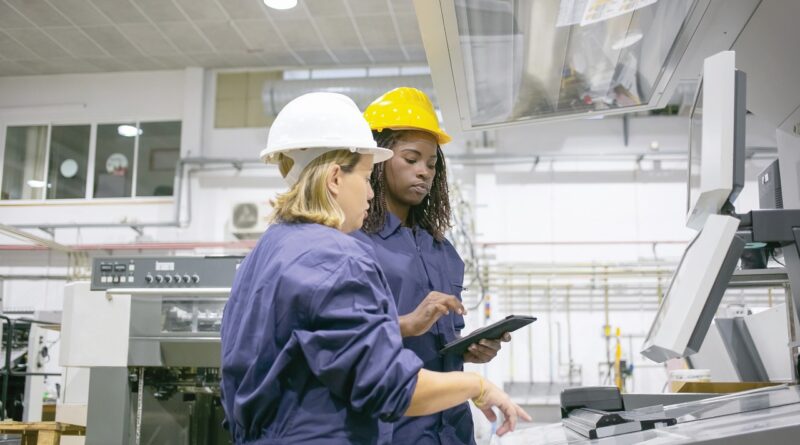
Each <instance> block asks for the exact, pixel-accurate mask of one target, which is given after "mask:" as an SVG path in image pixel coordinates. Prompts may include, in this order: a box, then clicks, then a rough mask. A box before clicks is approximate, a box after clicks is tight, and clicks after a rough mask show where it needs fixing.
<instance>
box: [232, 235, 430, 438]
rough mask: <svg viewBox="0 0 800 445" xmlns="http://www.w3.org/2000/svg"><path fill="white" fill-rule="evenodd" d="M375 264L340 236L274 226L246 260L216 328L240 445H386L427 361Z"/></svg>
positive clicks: (365, 248) (361, 246)
mask: <svg viewBox="0 0 800 445" xmlns="http://www.w3.org/2000/svg"><path fill="white" fill-rule="evenodd" d="M374 258H375V257H374V252H372V251H371V247H370V246H369V245H368V244H365V243H363V242H361V241H358V240H357V239H356V238H353V237H352V236H348V235H346V234H344V233H342V232H340V231H338V230H336V229H332V228H330V227H326V226H322V225H319V224H299V223H298V224H283V223H280V224H273V225H272V226H270V227H269V229H267V231H266V232H265V233H264V235H263V236H262V237H261V239H260V240H259V242H258V244H257V245H256V247H255V248H254V249H253V251H252V252H250V254H249V255H248V256H247V258H245V259H244V261H242V263H241V265H240V266H239V269H238V271H237V272H236V278H235V279H234V282H233V288H232V289H231V296H230V299H229V300H228V302H227V304H226V305H225V311H224V313H223V319H222V330H221V336H222V370H221V372H222V383H221V391H222V403H223V407H224V409H225V417H226V421H227V424H228V427H229V429H230V431H231V433H232V436H233V439H234V442H235V443H237V444H279V443H280V444H293V443H302V444H312V445H313V444H326V445H328V444H375V443H390V441H391V428H392V425H391V424H390V423H384V422H393V421H395V420H397V419H399V418H400V417H401V416H402V415H403V413H405V411H406V410H407V409H408V406H409V404H410V402H411V396H412V394H413V392H414V389H415V387H416V383H417V373H418V372H419V370H420V368H421V367H422V362H421V361H420V360H419V358H417V356H416V355H415V354H414V353H413V352H412V351H409V350H407V349H403V343H402V339H401V336H400V328H399V325H398V323H397V310H396V308H395V305H394V301H393V300H392V297H391V291H390V290H389V288H388V284H387V282H386V278H385V277H384V275H383V272H381V269H380V267H379V266H378V265H377V263H376V262H375V259H374ZM382 421H383V422H382Z"/></svg>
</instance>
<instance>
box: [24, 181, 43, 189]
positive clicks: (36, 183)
mask: <svg viewBox="0 0 800 445" xmlns="http://www.w3.org/2000/svg"><path fill="white" fill-rule="evenodd" d="M44 185H45V182H44V181H38V180H36V179H29V180H28V187H30V188H32V189H40V188H42V187H44Z"/></svg>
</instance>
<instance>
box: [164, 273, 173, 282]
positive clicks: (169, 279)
mask: <svg viewBox="0 0 800 445" xmlns="http://www.w3.org/2000/svg"><path fill="white" fill-rule="evenodd" d="M164 282H165V283H172V275H164Z"/></svg>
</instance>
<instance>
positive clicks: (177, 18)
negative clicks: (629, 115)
mask: <svg viewBox="0 0 800 445" xmlns="http://www.w3.org/2000/svg"><path fill="white" fill-rule="evenodd" d="M134 3H136V5H137V6H138V7H139V9H141V10H142V12H144V14H145V15H146V16H147V17H148V18H149V19H150V20H152V21H153V22H155V23H165V22H183V21H186V16H185V15H183V13H182V12H181V11H180V10H179V9H178V8H177V7H176V6H175V4H174V3H172V2H171V1H167V0H134Z"/></svg>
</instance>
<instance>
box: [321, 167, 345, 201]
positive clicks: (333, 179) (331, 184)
mask: <svg viewBox="0 0 800 445" xmlns="http://www.w3.org/2000/svg"><path fill="white" fill-rule="evenodd" d="M343 177H344V171H342V167H341V166H340V165H338V164H333V165H331V166H330V167H328V179H327V181H326V183H325V185H326V186H327V187H328V191H329V192H331V195H333V197H334V198H337V197H339V193H340V190H341V187H342V179H343Z"/></svg>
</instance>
